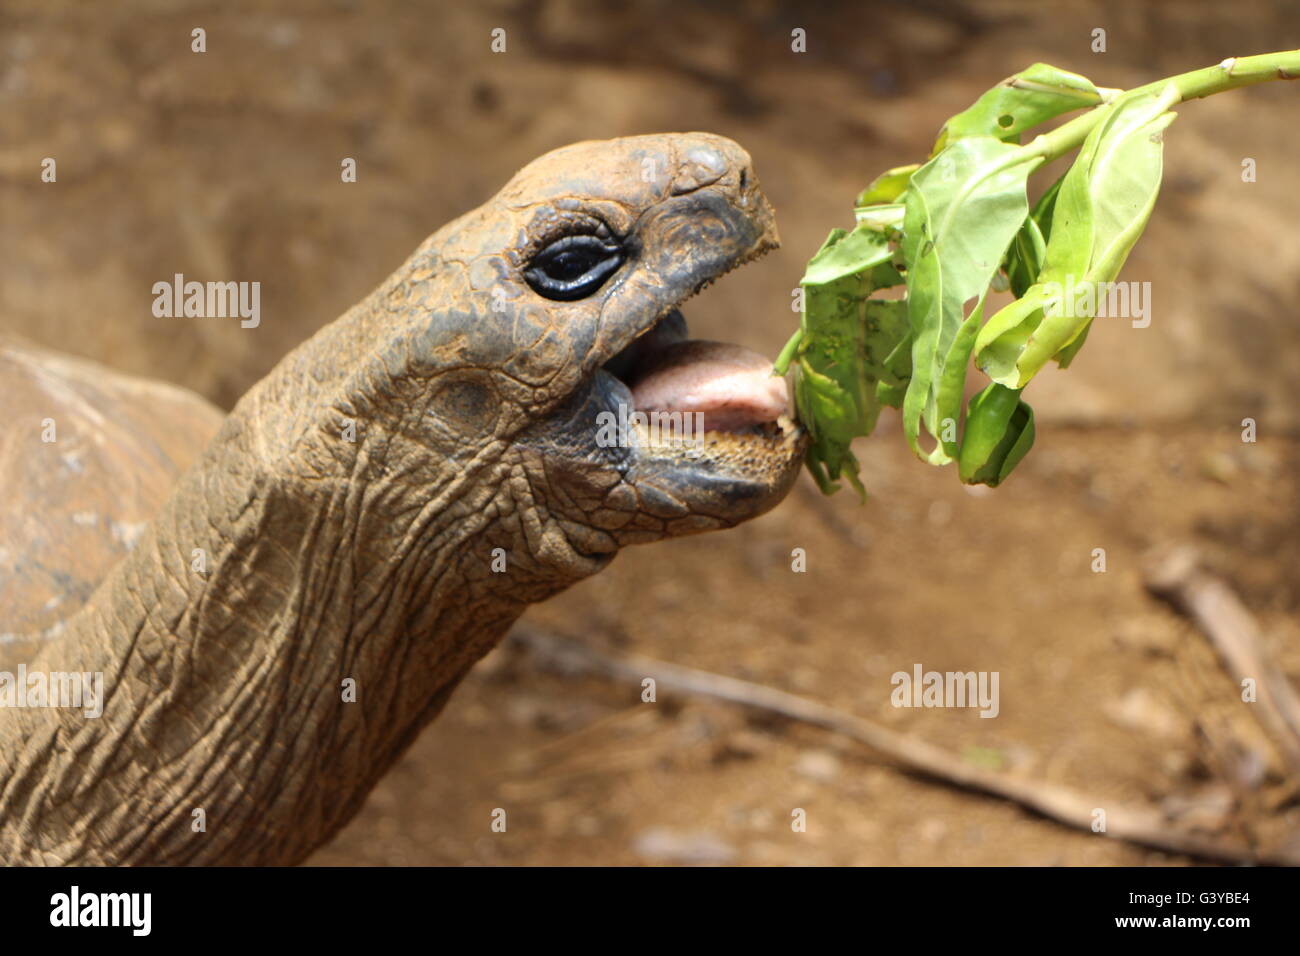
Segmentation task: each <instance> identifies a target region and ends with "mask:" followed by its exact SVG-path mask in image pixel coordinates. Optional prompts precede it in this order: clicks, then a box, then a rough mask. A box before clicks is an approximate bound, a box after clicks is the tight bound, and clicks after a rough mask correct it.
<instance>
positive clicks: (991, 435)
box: [957, 384, 1034, 488]
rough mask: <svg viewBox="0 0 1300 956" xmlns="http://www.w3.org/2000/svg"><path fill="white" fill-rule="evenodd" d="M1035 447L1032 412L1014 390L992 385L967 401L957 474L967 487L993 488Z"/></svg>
mask: <svg viewBox="0 0 1300 956" xmlns="http://www.w3.org/2000/svg"><path fill="white" fill-rule="evenodd" d="M1033 444H1034V410H1033V409H1032V408H1030V407H1029V405H1028V404H1027V403H1026V402H1025V401H1023V400H1022V399H1021V398H1020V392H1019V391H1018V390H1016V389H1010V388H1006V387H1005V386H1003V385H997V384H993V385H990V386H989V387H988V388H986V389H984V391H982V392H980V393H979V394H978V395H976V396H975V397H974V398H972V399H971V401H970V408H969V411H968V412H967V415H966V432H965V434H964V435H963V436H962V443H961V455H960V457H959V458H958V461H957V473H958V475H959V476H960V478H961V480H962V481H964V482H965V483H966V484H968V485H988V486H989V487H990V488H996V487H997V486H998V485H1000V484H1001V483H1002V482H1003V481H1005V480H1006V477H1007V476H1008V475H1009V474H1011V472H1012V470H1013V469H1014V468H1015V467H1016V465H1018V464H1019V463H1020V460H1021V459H1022V458H1024V457H1025V455H1026V454H1028V452H1029V449H1030V448H1032V447H1033Z"/></svg>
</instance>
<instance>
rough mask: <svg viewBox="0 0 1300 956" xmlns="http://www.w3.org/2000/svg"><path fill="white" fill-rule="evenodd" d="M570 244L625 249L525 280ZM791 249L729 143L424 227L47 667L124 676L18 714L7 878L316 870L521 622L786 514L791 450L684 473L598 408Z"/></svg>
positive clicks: (5, 820) (536, 191) (226, 434)
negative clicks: (587, 285)
mask: <svg viewBox="0 0 1300 956" xmlns="http://www.w3.org/2000/svg"><path fill="white" fill-rule="evenodd" d="M574 230H578V231H584V230H585V231H602V230H603V231H602V232H601V234H602V235H611V236H613V237H616V238H617V239H618V240H619V241H620V242H622V243H623V246H624V249H625V250H626V253H627V255H626V261H624V262H623V263H622V264H621V266H620V267H619V268H618V270H617V271H616V272H615V273H614V274H612V275H611V276H610V277H609V278H608V279H607V280H606V281H605V282H604V283H603V284H602V285H601V286H600V287H599V289H598V290H596V291H594V292H593V293H591V294H589V295H585V296H583V297H581V298H577V299H574V300H573V301H554V300H552V299H550V298H547V297H545V296H543V295H540V294H539V293H538V292H537V291H535V290H534V289H533V288H532V287H531V286H530V284H529V282H528V281H526V277H525V270H526V269H527V268H528V267H529V264H530V262H532V261H533V260H534V259H535V257H536V256H537V254H538V251H539V250H540V249H542V248H544V247H545V246H546V245H547V244H548V243H550V242H552V241H554V240H555V239H556V238H557V237H558V236H559V235H560V234H561V233H565V232H572V231H574ZM775 243H776V235H775V227H774V224H773V219H772V213H771V209H770V208H769V206H768V204H767V202H766V200H765V199H764V198H763V196H762V194H761V193H760V192H759V191H758V187H757V183H756V180H755V178H754V175H753V171H752V169H751V167H750V161H749V157H748V156H747V154H746V153H745V152H744V151H743V150H741V149H740V148H739V147H738V146H736V145H735V144H734V143H732V142H730V141H729V140H726V139H723V138H721V137H716V136H710V135H707V134H681V135H662V136H646V137H635V138H628V139H622V140H613V141H609V142H602V143H582V144H578V145H575V146H571V147H568V148H566V149H562V150H558V151H556V152H554V153H550V154H548V155H546V156H544V157H542V158H541V159H539V160H537V161H536V162H534V163H532V164H530V165H529V166H527V167H525V168H524V169H523V170H522V171H521V172H520V173H519V174H518V175H516V177H515V178H514V179H513V180H512V181H511V182H510V183H509V184H508V185H507V186H506V187H505V188H504V189H503V190H502V192H501V193H499V194H498V195H497V196H496V197H495V198H493V199H492V200H491V201H489V202H488V203H487V204H485V205H484V206H482V207H480V208H479V209H477V210H475V211H473V212H471V213H469V214H467V215H466V216H463V217H461V218H460V219H458V220H456V221H455V222H452V223H450V224H449V225H447V226H445V227H444V228H443V229H441V230H439V231H438V232H437V233H435V234H434V235H433V236H431V237H430V238H429V239H428V240H426V241H425V242H424V243H423V244H422V245H421V246H420V247H419V249H417V250H416V252H415V253H414V254H413V255H412V256H411V258H410V259H409V260H408V261H407V262H406V263H405V264H404V265H402V267H401V268H399V269H398V270H397V272H395V273H394V274H393V275H392V276H391V277H390V278H389V279H388V280H387V281H386V282H385V283H384V284H383V285H381V286H380V287H379V288H378V289H377V290H376V291H375V292H374V293H373V294H371V295H370V296H369V297H368V298H366V299H365V300H364V301H363V302H361V303H360V304H358V305H357V306H355V307H354V308H353V309H351V310H350V311H349V312H347V313H346V314H345V315H344V316H343V317H341V318H340V319H339V320H338V321H336V322H334V323H333V324H331V325H329V326H327V327H325V328H324V329H322V330H321V331H320V332H319V333H318V334H317V335H316V336H314V337H313V338H312V339H311V340H309V341H308V342H306V343H304V344H303V345H302V346H300V347H299V348H298V349H296V350H295V351H294V352H293V353H291V354H290V355H289V356H288V357H287V358H285V359H284V360H283V361H282V362H281V363H280V364H279V365H278V366H277V367H276V368H275V369H274V370H273V371H272V373H271V374H270V375H269V376H268V377H267V378H266V379H264V380H263V381H262V382H260V383H259V384H258V385H257V386H255V387H254V388H253V389H252V390H251V391H250V392H249V393H248V394H247V395H246V396H245V397H244V398H243V399H242V400H241V401H240V402H239V404H238V405H237V406H236V408H235V409H234V411H233V412H232V413H231V414H230V415H229V416H228V417H227V418H226V419H225V421H224V423H222V425H221V427H220V430H219V431H218V432H217V434H216V437H215V438H214V439H213V441H212V442H211V443H210V444H209V445H208V446H207V448H206V450H204V451H203V452H202V454H201V455H200V456H199V457H198V460H197V461H196V462H195V463H194V465H193V467H191V468H190V469H189V470H188V471H186V472H185V473H184V475H183V477H181V478H180V480H179V482H178V483H177V485H176V487H175V488H174V490H173V491H172V493H171V494H170V497H168V498H167V499H166V501H165V502H164V503H162V504H161V507H160V510H159V511H158V515H157V517H156V519H155V520H154V521H153V522H152V523H151V524H150V525H149V526H148V528H147V529H145V530H143V531H142V533H141V535H140V537H139V540H138V542H136V543H135V546H134V549H133V550H131V551H130V553H129V554H128V555H127V556H126V557H125V559H124V560H121V561H120V562H119V563H117V564H116V565H115V566H113V568H112V569H111V571H108V573H107V575H106V577H105V578H104V581H103V583H102V585H101V586H100V587H99V589H98V590H97V591H96V592H95V593H94V595H93V596H92V597H91V598H90V599H89V601H88V602H87V603H86V604H85V605H84V606H83V607H82V608H81V609H80V611H78V612H77V613H75V614H73V615H72V616H70V617H68V618H67V619H66V621H64V622H63V625H64V626H63V627H62V628H61V629H58V630H59V633H58V635H57V637H55V638H54V639H50V640H46V641H44V642H43V644H42V648H41V650H40V652H39V654H38V655H37V656H36V658H35V660H34V661H31V662H29V663H28V666H29V668H31V669H43V670H45V671H58V670H76V671H92V672H93V671H102V672H103V673H104V680H105V685H106V691H107V694H106V696H107V699H106V702H105V704H104V713H103V716H102V717H100V718H98V719H87V718H85V717H84V716H83V715H82V714H81V712H80V711H73V710H67V709H52V708H28V709H12V708H0V860H3V861H5V862H10V863H15V862H25V863H30V862H37V863H82V864H103V863H110V864H117V863H154V864H159V863H160V864H180V863H207V864H216V863H220V864H274V863H293V862H297V861H300V860H302V859H303V858H304V857H306V856H307V855H308V854H309V853H310V852H311V851H312V850H313V849H314V848H316V847H317V846H319V845H320V844H321V843H323V842H324V841H326V840H327V839H329V838H330V836H332V835H333V834H334V833H335V832H336V831H337V830H338V829H339V828H340V827H341V826H342V825H343V824H344V823H345V822H347V820H348V819H350V818H351V817H352V816H353V814H355V813H356V811H357V810H358V809H359V807H360V806H361V803H362V801H363V800H364V798H365V796H366V794H367V793H368V791H369V790H370V789H371V787H372V786H373V785H374V784H375V782H376V781H377V780H378V779H379V777H380V776H381V775H382V774H383V773H384V772H385V771H386V770H387V769H388V768H389V767H390V766H391V764H392V763H393V761H394V760H396V759H397V757H398V756H399V755H400V754H401V753H402V751H403V750H404V749H405V748H406V747H407V746H408V745H409V744H410V743H411V741H412V740H413V739H414V737H415V736H416V734H417V733H418V732H419V730H420V729H421V728H422V727H423V726H424V725H425V724H427V723H428V722H429V721H430V720H431V719H432V718H433V717H434V716H435V715H436V714H437V713H438V712H439V710H440V709H441V708H442V706H443V705H444V704H445V703H446V700H447V698H448V696H449V694H450V693H451V691H452V689H453V688H454V687H455V685H456V684H457V683H458V682H459V681H460V680H461V678H462V677H463V676H464V675H465V673H466V672H467V671H468V669H469V668H470V667H471V666H472V665H473V663H474V662H475V661H476V660H478V659H479V658H480V657H481V656H482V655H483V654H484V653H486V652H487V651H488V650H489V649H490V648H491V647H492V646H493V645H494V644H495V642H496V641H497V640H498V639H499V638H500V637H501V636H502V634H504V632H505V631H506V629H507V628H508V627H509V626H510V624H511V623H512V622H513V621H514V620H515V619H516V618H517V617H518V615H519V614H520V613H521V612H522V611H523V610H524V608H525V607H526V606H527V605H528V604H530V603H532V602H535V601H540V600H543V599H544V598H546V597H548V596H550V595H552V594H554V593H556V592H557V591H559V590H561V589H563V588H565V587H567V586H569V585H571V584H573V583H574V582H576V581H579V580H581V579H582V578H585V577H587V576H588V575H590V574H592V573H594V572H596V571H598V570H600V569H601V568H603V567H604V566H605V565H607V564H608V563H609V561H610V560H611V559H612V558H613V555H614V554H615V553H616V552H617V550H618V549H619V548H620V547H622V546H624V545H627V544H633V543H642V542H649V541H654V540H657V539H660V538H663V537H667V536H673V535H680V534H687V533H692V532H698V531H704V530H710V529H715V528H725V527H729V526H732V525H735V524H736V523H738V522H741V521H744V520H746V519H748V518H751V517H753V516H755V515H757V514H759V513H761V512H763V511H765V510H767V509H768V508H770V507H772V506H773V505H774V504H775V503H777V502H778V501H779V500H780V499H781V498H782V497H783V496H784V495H785V493H786V492H787V491H788V490H789V487H790V485H791V483H792V481H793V479H794V477H795V475H796V473H797V470H798V467H799V462H800V460H801V456H802V451H803V439H802V437H801V436H799V435H798V434H797V433H788V434H785V435H784V436H782V437H778V438H773V437H767V436H760V435H752V434H736V435H731V434H720V435H718V434H713V435H711V436H710V441H709V443H708V444H707V445H706V447H705V449H704V452H703V454H701V455H700V456H698V457H685V456H683V455H682V454H680V452H677V451H674V450H672V449H664V450H660V451H656V450H654V449H647V448H644V447H642V448H636V447H631V448H629V447H601V446H600V445H599V444H598V443H597V441H596V440H595V437H594V435H595V429H594V426H593V421H594V419H595V415H596V413H597V412H598V411H601V410H610V409H612V408H614V407H615V406H616V405H617V403H619V402H621V401H626V400H627V395H628V392H627V388H626V386H625V385H624V384H622V383H621V382H620V381H619V380H618V379H616V378H614V377H613V376H611V375H609V374H607V373H606V372H604V371H601V370H600V366H601V365H602V364H603V363H605V362H606V361H607V360H609V359H610V358H611V357H613V356H615V355H616V353H619V352H620V350H622V349H623V348H624V347H625V346H627V345H628V344H629V343H630V342H632V341H633V340H634V339H635V338H636V337H637V336H638V335H639V334H641V333H643V332H645V331H646V330H648V329H650V328H651V327H652V326H653V325H654V324H655V322H656V320H657V319H658V318H659V317H661V316H663V315H665V314H666V313H667V312H668V311H669V310H670V309H671V308H672V307H673V306H675V305H676V304H677V303H679V302H680V301H681V300H683V299H684V298H686V297H688V296H689V295H691V294H693V293H694V292H695V291H697V290H698V289H699V288H700V287H701V286H702V285H703V284H705V283H707V282H708V281H710V280H712V279H713V278H716V277H717V276H719V275H721V274H722V273H724V272H726V271H728V270H730V269H731V268H733V267H735V266H736V265H738V264H740V263H742V262H744V261H746V260H748V259H750V258H753V257H754V256H756V255H758V254H761V253H762V252H763V251H765V250H766V249H768V248H770V247H772V246H774V245H775ZM351 428H355V441H348V440H346V436H347V435H348V434H349V431H350V429H351ZM11 506H12V503H11V504H7V505H6V507H11ZM14 545H15V542H6V541H0V546H9V547H13V546H14ZM498 549H499V550H498ZM198 551H201V552H202V555H203V557H204V559H205V570H203V571H196V570H193V556H194V555H195V554H196V553H198ZM494 558H495V559H497V560H498V567H497V568H494V567H493V561H494ZM501 558H504V570H500V569H499V568H500V559H501ZM3 611H4V608H3V607H0V612H3ZM6 629H8V628H6V626H5V624H4V622H2V621H0V631H4V630H6ZM348 682H355V697H356V700H355V702H347V703H345V702H344V700H343V696H344V693H343V691H344V687H345V683H348ZM198 809H202V810H203V811H204V815H205V817H206V829H205V830H204V832H195V831H194V826H193V824H194V821H195V811H196V810H198Z"/></svg>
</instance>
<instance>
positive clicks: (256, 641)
mask: <svg viewBox="0 0 1300 956" xmlns="http://www.w3.org/2000/svg"><path fill="white" fill-rule="evenodd" d="M239 419H240V412H239V411H238V410H237V411H236V413H235V414H234V415H232V416H231V420H228V421H227V423H226V426H225V427H223V429H222V431H221V433H220V434H219V435H218V437H217V440H216V442H215V443H214V446H213V447H212V448H210V449H209V450H208V451H207V452H206V453H205V454H204V456H203V457H202V459H201V460H200V461H199V463H198V464H197V465H196V466H195V468H194V469H192V470H191V471H190V472H189V473H188V474H187V475H186V477H185V478H184V479H183V480H182V481H181V483H180V485H179V486H178V488H177V489H176V491H175V492H174V494H173V495H172V497H171V498H170V499H169V501H168V502H167V504H166V505H165V506H164V508H163V509H162V511H161V513H160V515H159V516H158V518H157V519H156V520H155V522H154V523H153V525H152V526H151V528H150V530H149V531H148V532H146V534H145V535H144V536H143V538H142V540H141V541H140V543H139V545H138V546H137V548H136V550H135V551H133V552H132V554H131V555H130V556H128V558H126V559H125V560H124V561H123V563H122V564H120V565H119V566H118V567H117V568H116V569H115V570H114V571H113V572H112V573H111V574H110V576H109V577H108V579H107V580H106V581H105V582H104V584H103V585H102V586H101V587H100V589H99V590H98V591H97V592H96V595H95V597H94V598H93V599H92V600H91V602H90V603H89V604H87V605H86V606H85V607H84V608H83V609H82V611H81V612H79V613H78V614H77V615H76V616H74V617H73V618H72V619H70V621H69V622H68V629H67V632H66V634H65V635H64V636H63V637H62V638H60V639H59V640H57V641H53V642H50V644H49V646H48V647H47V649H46V650H45V651H44V652H43V653H42V654H41V655H40V657H38V659H37V660H36V661H35V662H33V664H32V665H31V668H33V669H36V670H43V671H44V672H46V673H56V672H72V671H75V672H91V673H102V674H103V686H104V699H103V701H102V714H101V715H100V716H98V717H87V716H86V715H85V714H84V713H83V711H82V710H69V709H57V708H27V709H22V710H18V709H7V708H0V722H4V721H16V722H18V723H19V724H20V726H18V727H15V728H5V729H4V731H3V732H0V739H6V740H10V741H15V740H24V741H28V743H27V745H26V746H24V747H23V748H21V751H10V752H6V750H5V749H0V859H3V860H6V861H9V862H19V861H32V862H48V863H83V864H121V863H136V864H199V863H202V864H270V863H292V862H298V861H301V860H302V859H304V858H305V857H306V856H307V855H308V854H309V853H310V852H311V851H312V850H313V849H314V848H315V847H317V846H319V845H320V844H321V843H323V842H325V841H326V840H327V839H329V838H330V837H331V836H332V835H333V834H334V833H335V832H336V831H337V830H338V829H339V828H340V827H341V826H342V825H343V824H344V823H345V822H347V820H348V819H350V818H351V817H352V816H353V814H355V812H356V811H357V810H358V809H359V808H360V806H361V804H362V802H363V800H364V798H365V795H366V793H367V792H368V791H369V790H370V789H371V787H372V786H373V785H374V783H375V782H376V781H377V780H378V779H379V777H380V776H381V775H382V774H383V773H384V771H385V770H386V769H387V768H388V767H389V766H390V765H391V764H392V763H393V762H394V761H395V760H396V759H397V757H398V756H399V755H400V754H401V753H402V751H403V750H404V749H405V748H406V747H407V746H408V745H409V744H410V743H411V742H412V740H413V739H414V738H415V736H416V734H417V733H418V731H419V730H420V728H422V727H423V726H424V725H425V724H427V723H428V722H429V721H430V720H431V719H432V718H433V717H434V716H435V715H436V714H437V712H438V711H439V710H440V709H441V708H442V706H443V704H444V703H445V702H446V700H447V698H448V696H449V694H450V692H451V690H452V689H453V687H454V686H455V684H456V683H457V682H458V681H459V680H460V678H461V677H462V676H463V675H464V674H465V673H466V672H467V671H468V669H469V668H470V667H471V666H472V664H473V663H474V662H475V661H476V660H477V659H478V658H479V657H481V656H482V655H483V654H484V653H486V652H487V651H488V650H489V649H490V648H491V647H492V646H493V644H494V643H495V642H496V641H497V640H498V639H499V638H500V636H501V635H502V634H504V632H505V631H506V629H507V628H508V627H509V626H510V624H511V623H512V622H513V621H514V619H515V618H516V617H518V615H519V614H520V612H521V611H522V610H523V608H524V606H525V605H524V603H523V602H522V601H521V600H519V599H518V598H517V597H512V596H511V595H512V594H513V593H514V591H513V590H512V588H511V587H510V585H509V582H508V579H509V577H510V576H509V575H492V574H490V573H489V574H486V575H484V574H480V573H474V572H472V570H471V569H472V568H474V567H479V568H480V569H481V566H482V565H481V563H480V562H481V561H482V559H483V558H484V557H486V556H487V555H489V554H490V552H491V544H492V543H493V541H494V540H496V539H497V538H498V537H499V536H498V535H494V534H492V533H491V532H492V528H493V524H492V522H493V520H495V519H492V518H491V517H490V516H491V515H494V514H499V513H508V512H509V511H511V510H513V509H499V508H496V507H493V505H494V502H493V501H491V500H486V501H485V500H482V499H480V500H478V501H475V502H467V501H465V500H464V499H463V497H461V496H457V494H456V492H455V487H454V486H455V485H456V480H454V479H448V480H447V481H446V482H444V483H443V485H442V486H441V487H439V488H434V489H433V490H432V491H431V492H430V497H431V499H432V500H431V501H429V502H428V503H427V504H426V505H425V506H423V507H420V508H416V509H415V510H416V512H418V514H416V515H415V517H412V514H411V511H412V509H411V503H410V502H409V501H403V500H401V497H400V496H398V495H394V494H392V493H391V492H392V489H391V488H385V487H383V486H381V485H378V484H363V483H358V482H344V481H330V480H320V481H315V482H312V481H301V480H298V479H286V478H285V476H284V474H283V472H282V471H278V472H277V473H275V474H271V473H267V472H266V471H265V470H264V469H263V468H262V467H260V466H257V465H255V464H253V463H254V462H256V461H257V460H258V458H257V456H256V455H253V454H251V453H250V451H251V449H250V445H249V441H248V437H247V434H246V433H245V432H244V431H243V430H242V429H241V427H240V421H239ZM489 457H490V456H489ZM503 468H504V466H503V465H502V464H501V463H500V462H499V461H496V462H493V461H491V460H488V461H486V462H485V463H484V464H483V466H482V469H480V475H479V477H480V478H484V477H486V480H485V481H482V482H481V485H482V486H483V487H484V488H488V489H490V488H493V487H496V488H499V489H501V491H502V493H504V489H505V488H506V487H507V483H506V482H505V481H504V480H503V479H501V478H499V477H497V476H496V475H495V472H496V471H500V470H502V469H503ZM483 472H488V473H489V474H487V475H486V476H485V475H484V474H483ZM462 477H463V476H462ZM385 501H387V502H390V505H389V506H388V507H387V508H386V507H384V506H383V504H382V503H383V502H385ZM487 560H489V561H490V557H488V558H487ZM545 590H554V589H545ZM540 596H543V595H542V594H541V593H539V592H536V591H534V592H533V593H532V594H531V597H532V598H533V599H536V598H538V597H540Z"/></svg>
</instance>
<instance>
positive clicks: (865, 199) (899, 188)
mask: <svg viewBox="0 0 1300 956" xmlns="http://www.w3.org/2000/svg"><path fill="white" fill-rule="evenodd" d="M920 168H921V166H920V164H919V163H913V164H912V165H910V166H895V167H894V168H893V169H888V170H886V171H885V172H883V173H881V174H880V175H879V176H877V177H876V178H875V179H873V180H872V181H871V184H870V185H869V186H867V188H866V189H864V190H862V192H860V193H859V194H858V198H857V201H856V202H854V204H853V205H854V206H875V205H880V204H882V203H892V202H894V201H895V200H896V199H898V197H899V196H901V195H903V190H904V189H906V188H907V183H908V181H909V180H910V179H911V178H912V174H913V173H914V172H916V171H917V170H918V169H920Z"/></svg>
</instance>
